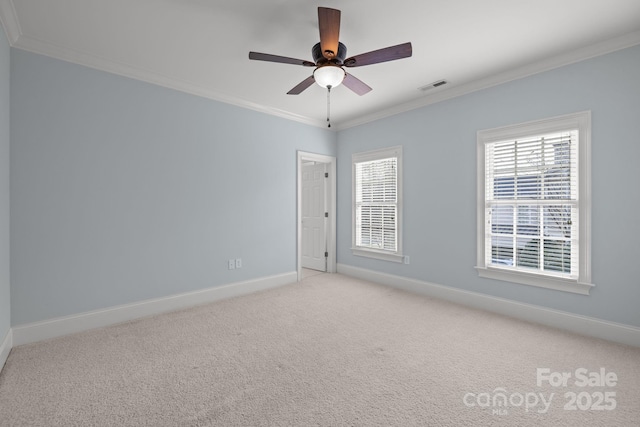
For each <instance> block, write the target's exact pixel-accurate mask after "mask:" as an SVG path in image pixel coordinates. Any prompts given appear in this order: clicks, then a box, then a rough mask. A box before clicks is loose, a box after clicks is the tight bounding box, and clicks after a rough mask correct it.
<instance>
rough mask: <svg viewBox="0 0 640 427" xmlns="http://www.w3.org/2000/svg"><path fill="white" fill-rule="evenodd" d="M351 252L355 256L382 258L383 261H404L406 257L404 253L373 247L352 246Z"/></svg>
mask: <svg viewBox="0 0 640 427" xmlns="http://www.w3.org/2000/svg"><path fill="white" fill-rule="evenodd" d="M351 252H352V253H353V254H354V255H355V256H361V257H366V258H373V259H379V260H382V261H390V262H397V263H403V262H404V260H405V257H404V256H403V255H402V254H397V253H391V252H383V251H376V250H373V249H363V248H351Z"/></svg>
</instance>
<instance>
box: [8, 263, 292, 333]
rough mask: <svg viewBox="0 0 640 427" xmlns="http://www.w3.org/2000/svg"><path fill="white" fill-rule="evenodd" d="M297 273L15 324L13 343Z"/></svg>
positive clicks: (205, 299)
mask: <svg viewBox="0 0 640 427" xmlns="http://www.w3.org/2000/svg"><path fill="white" fill-rule="evenodd" d="M297 278H298V276H297V273H296V272H295V271H294V272H290V273H283V274H279V275H275V276H268V277H262V278H259V279H254V280H248V281H244V282H237V283H231V284H229V285H224V286H219V287H214V288H208V289H203V290H199V291H194V292H186V293H183V294H177V295H171V296H168V297H163V298H155V299H150V300H145V301H140V302H136V303H132V304H124V305H118V306H114V307H109V308H105V309H100V310H94V311H89V312H84V313H79V314H74V315H71V316H64V317H58V318H55V319H48V320H44V321H40V322H34V323H28V324H23V325H18V326H14V327H13V328H12V331H13V345H14V346H18V345H22V344H28V343H32V342H36V341H41V340H45V339H49V338H55V337H59V336H62V335H68V334H72V333H76V332H81V331H86V330H89V329H94V328H101V327H104V326H109V325H114V324H117V323H122V322H126V321H129V320H133V319H138V318H141V317H147V316H152V315H155V314H161V313H167V312H170V311H175V310H180V309H184V308H188V307H193V306H196V305H201V304H206V303H209V302H214V301H219V300H222V299H227V298H231V297H235V296H240V295H246V294H250V293H253V292H257V291H262V290H265V289H270V288H275V287H278V286H283V285H287V284H290V283H294V282H296V281H297Z"/></svg>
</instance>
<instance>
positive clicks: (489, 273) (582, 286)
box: [476, 267, 594, 295]
mask: <svg viewBox="0 0 640 427" xmlns="http://www.w3.org/2000/svg"><path fill="white" fill-rule="evenodd" d="M476 270H478V275H479V276H480V277H484V278H487V279H495V280H503V281H506V282H513V283H520V284H522V285H530V286H537V287H540V288H547V289H554V290H556V291H564V292H571V293H574V294H580V295H589V292H590V291H591V288H593V287H594V285H593V284H591V283H584V282H580V281H578V280H571V279H563V278H561V277H552V276H542V275H539V274H529V273H524V272H521V271H511V270H504V269H501V268H495V267H489V268H487V267H476Z"/></svg>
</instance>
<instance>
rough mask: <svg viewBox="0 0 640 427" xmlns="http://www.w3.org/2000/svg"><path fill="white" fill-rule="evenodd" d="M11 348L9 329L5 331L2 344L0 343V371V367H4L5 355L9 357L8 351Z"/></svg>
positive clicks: (11, 335)
mask: <svg viewBox="0 0 640 427" xmlns="http://www.w3.org/2000/svg"><path fill="white" fill-rule="evenodd" d="M12 348H13V333H12V331H11V329H9V332H7V335H6V336H5V337H4V340H3V341H2V344H0V372H2V368H4V364H5V362H6V361H7V357H9V353H10V352H11V349H12Z"/></svg>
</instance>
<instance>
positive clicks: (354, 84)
mask: <svg viewBox="0 0 640 427" xmlns="http://www.w3.org/2000/svg"><path fill="white" fill-rule="evenodd" d="M342 84H343V85H345V86H346V87H348V88H349V89H351V90H352V91H354V92H355V93H357V94H358V95H360V96H362V95H364V94H365V93H368V92H371V88H370V87H369V86H368V85H367V84H366V83H365V82H363V81H362V80H360V79H358V78H356V77H353V76H352V75H351V74H349V73H345V76H344V80H343V81H342Z"/></svg>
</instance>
